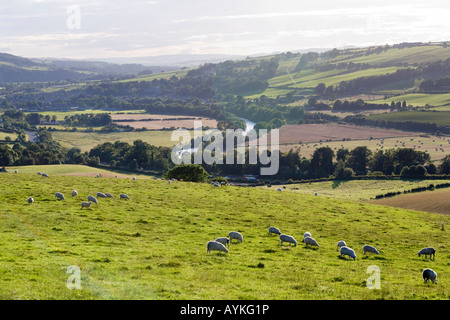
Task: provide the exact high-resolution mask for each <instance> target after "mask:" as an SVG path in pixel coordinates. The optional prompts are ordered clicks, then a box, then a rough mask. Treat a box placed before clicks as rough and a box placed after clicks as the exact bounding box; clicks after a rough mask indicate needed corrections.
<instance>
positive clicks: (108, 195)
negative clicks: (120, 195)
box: [105, 192, 114, 198]
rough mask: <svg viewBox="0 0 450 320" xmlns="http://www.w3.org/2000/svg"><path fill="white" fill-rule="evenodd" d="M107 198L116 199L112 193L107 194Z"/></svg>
mask: <svg viewBox="0 0 450 320" xmlns="http://www.w3.org/2000/svg"><path fill="white" fill-rule="evenodd" d="M105 196H106V197H107V198H114V196H113V195H112V194H111V193H108V192H105Z"/></svg>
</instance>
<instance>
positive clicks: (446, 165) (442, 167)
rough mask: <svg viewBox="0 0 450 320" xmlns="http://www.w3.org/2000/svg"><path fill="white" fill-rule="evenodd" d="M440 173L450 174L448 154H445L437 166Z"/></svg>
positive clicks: (449, 157)
mask: <svg viewBox="0 0 450 320" xmlns="http://www.w3.org/2000/svg"><path fill="white" fill-rule="evenodd" d="M439 173H440V174H450V155H446V156H445V157H444V159H443V160H442V163H441V165H440V166H439Z"/></svg>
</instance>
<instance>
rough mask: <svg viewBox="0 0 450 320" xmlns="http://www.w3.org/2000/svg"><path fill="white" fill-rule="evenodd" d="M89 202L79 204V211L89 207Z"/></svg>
mask: <svg viewBox="0 0 450 320" xmlns="http://www.w3.org/2000/svg"><path fill="white" fill-rule="evenodd" d="M91 203H92V202H91V201H89V202H86V201H83V202H82V203H81V209H83V208H89V207H90V206H91Z"/></svg>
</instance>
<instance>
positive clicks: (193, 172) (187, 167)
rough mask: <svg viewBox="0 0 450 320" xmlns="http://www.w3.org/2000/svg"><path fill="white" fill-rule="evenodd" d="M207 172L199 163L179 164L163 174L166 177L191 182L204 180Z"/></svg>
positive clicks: (206, 178)
mask: <svg viewBox="0 0 450 320" xmlns="http://www.w3.org/2000/svg"><path fill="white" fill-rule="evenodd" d="M208 176H209V175H208V172H206V170H205V169H204V168H203V167H202V166H201V165H199V164H180V165H177V166H175V167H173V168H172V169H170V170H169V171H167V172H166V173H165V174H164V177H165V178H166V179H173V178H175V179H177V180H183V181H192V182H206V181H207V180H208Z"/></svg>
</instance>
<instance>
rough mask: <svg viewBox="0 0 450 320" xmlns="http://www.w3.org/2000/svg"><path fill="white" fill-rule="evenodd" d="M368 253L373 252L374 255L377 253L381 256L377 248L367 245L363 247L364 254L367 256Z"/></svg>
mask: <svg viewBox="0 0 450 320" xmlns="http://www.w3.org/2000/svg"><path fill="white" fill-rule="evenodd" d="M366 252H372V253H375V254H380V252H379V251H378V250H377V249H376V248H375V247H372V246H369V245H367V244H366V245H365V246H363V254H364V255H365V254H366Z"/></svg>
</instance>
